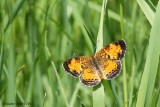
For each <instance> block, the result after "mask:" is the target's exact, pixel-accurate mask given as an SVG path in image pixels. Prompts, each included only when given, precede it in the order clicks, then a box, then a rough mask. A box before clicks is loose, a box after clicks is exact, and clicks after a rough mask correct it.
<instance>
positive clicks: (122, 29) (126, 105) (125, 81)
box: [119, 0, 128, 107]
mask: <svg viewBox="0 0 160 107" xmlns="http://www.w3.org/2000/svg"><path fill="white" fill-rule="evenodd" d="M119 6H120V17H121V21H120V26H121V35H122V38H124V22H123V19H124V18H123V3H122V0H120V2H119ZM122 63H123V93H124V107H128V94H127V79H126V66H125V58H124V59H123V62H122Z"/></svg>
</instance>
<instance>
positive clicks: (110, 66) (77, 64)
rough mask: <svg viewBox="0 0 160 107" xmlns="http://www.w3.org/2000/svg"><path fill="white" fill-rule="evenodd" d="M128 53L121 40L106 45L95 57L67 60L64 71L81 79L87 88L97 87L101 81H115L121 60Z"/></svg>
mask: <svg viewBox="0 0 160 107" xmlns="http://www.w3.org/2000/svg"><path fill="white" fill-rule="evenodd" d="M125 52H126V43H125V41H124V40H119V41H116V42H114V43H111V44H109V45H106V46H105V47H104V48H102V49H101V50H100V51H98V52H97V53H96V54H95V55H94V56H89V57H87V56H80V57H75V58H71V59H68V60H66V61H65V62H64V63H63V67H64V69H65V70H66V71H67V72H68V73H69V74H71V75H72V76H75V77H79V78H80V80H81V82H82V83H83V84H84V85H86V86H95V85H97V84H98V83H100V81H101V79H113V78H115V77H116V76H117V75H118V74H119V73H120V70H121V59H122V58H123V57H124V54H125Z"/></svg>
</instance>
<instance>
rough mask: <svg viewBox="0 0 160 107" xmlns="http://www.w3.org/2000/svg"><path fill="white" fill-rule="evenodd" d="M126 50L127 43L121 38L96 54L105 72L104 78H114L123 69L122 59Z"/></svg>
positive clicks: (99, 64) (103, 72)
mask: <svg viewBox="0 0 160 107" xmlns="http://www.w3.org/2000/svg"><path fill="white" fill-rule="evenodd" d="M125 51H126V43H125V41H124V40H119V41H116V42H114V43H111V44H109V45H106V46H105V47H104V48H102V49H101V50H100V51H98V52H97V53H96V54H95V56H94V57H95V59H96V60H97V63H98V66H99V68H100V69H101V72H102V74H103V77H101V78H103V79H113V78H114V77H116V76H117V75H118V74H119V73H120V71H121V59H122V58H123V57H124V54H125Z"/></svg>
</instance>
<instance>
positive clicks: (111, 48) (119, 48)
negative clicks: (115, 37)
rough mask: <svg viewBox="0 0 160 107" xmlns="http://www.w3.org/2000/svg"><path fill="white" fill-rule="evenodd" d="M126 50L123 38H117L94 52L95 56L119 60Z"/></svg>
mask: <svg viewBox="0 0 160 107" xmlns="http://www.w3.org/2000/svg"><path fill="white" fill-rule="evenodd" d="M125 52H126V43H125V41H124V40H119V41H116V42H113V43H111V44H109V45H106V46H105V47H104V48H102V49H101V50H99V51H98V52H97V53H96V54H95V57H96V58H100V59H101V58H105V59H116V60H121V59H122V58H123V57H124V54H125Z"/></svg>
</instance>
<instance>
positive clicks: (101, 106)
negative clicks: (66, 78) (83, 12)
mask: <svg viewBox="0 0 160 107" xmlns="http://www.w3.org/2000/svg"><path fill="white" fill-rule="evenodd" d="M107 2H108V0H103V6H102V11H101V18H100V25H99V31H98V35H97V49H96V52H97V51H99V50H100V49H101V48H102V47H103V20H104V14H105V11H104V10H105V7H106V5H107ZM93 107H105V103H104V86H103V84H99V85H97V86H95V87H93Z"/></svg>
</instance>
